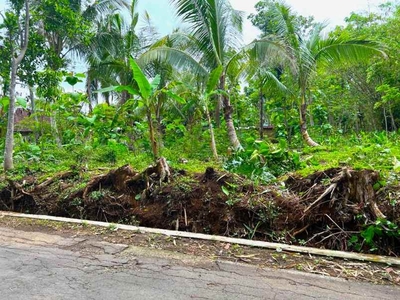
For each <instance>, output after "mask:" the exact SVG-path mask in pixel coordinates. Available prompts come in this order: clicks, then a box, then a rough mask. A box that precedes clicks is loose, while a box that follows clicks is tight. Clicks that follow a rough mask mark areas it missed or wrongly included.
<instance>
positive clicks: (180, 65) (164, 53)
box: [138, 47, 208, 75]
mask: <svg viewBox="0 0 400 300" xmlns="http://www.w3.org/2000/svg"><path fill="white" fill-rule="evenodd" d="M154 61H159V62H166V63H169V64H171V65H172V66H174V67H175V68H177V69H179V70H190V71H191V72H192V73H194V74H198V75H207V74H208V71H207V70H206V69H205V68H204V67H203V66H202V65H201V64H199V63H198V62H197V61H196V60H195V59H194V58H193V57H192V56H191V55H190V54H188V53H186V52H185V51H182V50H179V49H175V48H169V47H159V48H154V49H151V50H149V51H147V52H145V53H144V54H142V55H141V56H140V57H139V59H138V63H139V65H140V66H141V67H144V66H146V65H147V64H149V63H152V62H154Z"/></svg>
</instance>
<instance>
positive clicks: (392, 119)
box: [389, 102, 397, 132]
mask: <svg viewBox="0 0 400 300" xmlns="http://www.w3.org/2000/svg"><path fill="white" fill-rule="evenodd" d="M389 116H390V122H391V123H392V126H391V130H392V131H393V132H396V131H397V126H396V120H395V119H394V116H393V110H392V105H391V103H390V102H389Z"/></svg>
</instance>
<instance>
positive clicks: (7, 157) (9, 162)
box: [4, 59, 17, 171]
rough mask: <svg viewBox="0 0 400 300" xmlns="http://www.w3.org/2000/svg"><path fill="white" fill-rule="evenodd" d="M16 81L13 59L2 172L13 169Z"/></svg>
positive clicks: (13, 61) (15, 65)
mask: <svg viewBox="0 0 400 300" xmlns="http://www.w3.org/2000/svg"><path fill="white" fill-rule="evenodd" d="M16 81H17V64H16V62H15V59H12V63H11V83H10V104H9V106H8V122H7V133H6V144H5V149H4V170H5V171H7V170H11V169H13V168H14V160H13V151H14V116H15V115H14V113H15V86H16Z"/></svg>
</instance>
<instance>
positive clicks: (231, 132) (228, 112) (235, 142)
mask: <svg viewBox="0 0 400 300" xmlns="http://www.w3.org/2000/svg"><path fill="white" fill-rule="evenodd" d="M220 88H221V89H222V90H223V91H225V75H222V76H221V78H220ZM222 100H223V104H224V118H225V123H226V127H227V131H228V137H229V142H230V143H231V146H232V148H233V150H235V151H236V150H242V149H243V147H242V145H241V144H240V142H239V139H238V137H237V134H236V129H235V126H234V124H233V118H232V114H233V107H232V106H231V101H230V99H229V96H228V95H226V94H224V95H223V96H222Z"/></svg>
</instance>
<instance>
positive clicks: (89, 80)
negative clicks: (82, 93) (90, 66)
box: [86, 72, 93, 113]
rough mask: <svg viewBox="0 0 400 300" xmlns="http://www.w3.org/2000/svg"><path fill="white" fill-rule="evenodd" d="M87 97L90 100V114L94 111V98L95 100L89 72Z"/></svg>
mask: <svg viewBox="0 0 400 300" xmlns="http://www.w3.org/2000/svg"><path fill="white" fill-rule="evenodd" d="M86 75H87V76H86V96H87V98H88V104H89V112H90V113H91V112H92V111H93V105H92V98H93V93H92V80H91V78H90V75H89V72H87V73H86Z"/></svg>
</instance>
